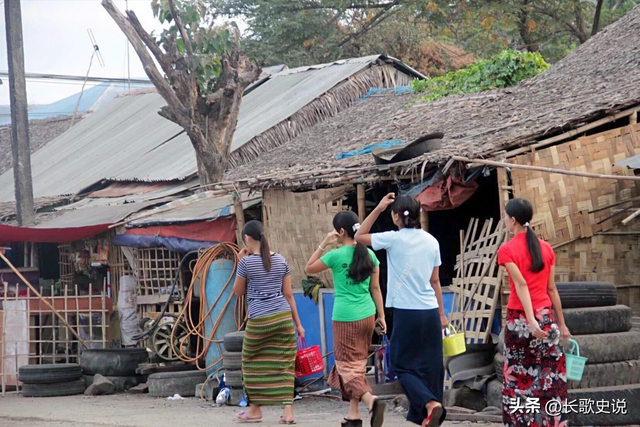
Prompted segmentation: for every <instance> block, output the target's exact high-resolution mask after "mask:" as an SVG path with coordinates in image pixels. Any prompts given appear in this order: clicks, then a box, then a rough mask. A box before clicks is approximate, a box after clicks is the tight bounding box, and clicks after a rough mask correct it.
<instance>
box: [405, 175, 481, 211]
mask: <svg viewBox="0 0 640 427" xmlns="http://www.w3.org/2000/svg"><path fill="white" fill-rule="evenodd" d="M477 188H478V183H477V182H475V181H469V182H465V181H464V178H463V177H462V176H452V175H449V176H447V177H446V178H445V179H443V180H441V181H438V182H436V183H434V184H433V185H432V186H430V187H427V188H426V189H425V190H424V191H423V192H422V193H420V194H419V195H418V197H417V200H418V202H420V205H421V206H422V209H424V210H426V211H441V210H448V209H455V208H457V207H458V206H460V205H461V204H463V203H464V202H466V201H467V200H469V198H470V197H471V196H472V195H473V193H475V191H476V190H477Z"/></svg>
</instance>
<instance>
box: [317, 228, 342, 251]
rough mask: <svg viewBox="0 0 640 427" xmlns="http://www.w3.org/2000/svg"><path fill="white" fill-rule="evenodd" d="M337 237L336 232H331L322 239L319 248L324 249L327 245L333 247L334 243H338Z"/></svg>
mask: <svg viewBox="0 0 640 427" xmlns="http://www.w3.org/2000/svg"><path fill="white" fill-rule="evenodd" d="M338 237H340V234H339V233H338V232H337V231H336V230H332V231H331V232H329V233H328V234H327V236H326V237H325V238H324V240H323V241H322V245H321V246H322V247H323V248H326V247H327V246H329V245H333V244H334V243H336V242H337V241H338Z"/></svg>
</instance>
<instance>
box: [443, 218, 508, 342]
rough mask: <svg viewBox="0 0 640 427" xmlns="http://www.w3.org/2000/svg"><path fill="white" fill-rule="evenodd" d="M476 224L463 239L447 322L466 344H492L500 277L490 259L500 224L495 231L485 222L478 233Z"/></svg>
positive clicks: (500, 234) (473, 221)
mask: <svg viewBox="0 0 640 427" xmlns="http://www.w3.org/2000/svg"><path fill="white" fill-rule="evenodd" d="M478 223H479V220H478V219H475V218H473V219H471V221H470V223H469V227H468V228H467V231H466V233H464V235H463V236H462V242H461V254H460V255H458V256H457V260H456V271H457V275H456V278H455V279H454V280H453V284H452V288H453V292H454V302H455V303H454V308H453V310H452V312H451V316H450V319H449V320H450V321H451V323H452V324H453V325H454V326H456V328H457V330H458V331H460V330H463V331H464V333H465V337H466V339H467V342H468V343H482V342H489V341H490V340H491V326H492V324H493V318H494V316H495V309H496V306H497V304H498V297H499V296H500V289H501V287H502V276H503V270H502V269H501V268H499V267H498V263H497V259H496V257H494V256H493V255H494V254H495V253H496V252H497V251H498V248H499V246H500V244H501V243H502V241H503V239H504V237H503V234H504V232H505V231H504V228H503V226H502V221H499V222H498V223H497V224H496V225H495V227H494V225H493V220H492V219H490V220H487V221H485V222H484V224H483V226H482V228H481V229H480V231H479V232H478V225H479V224H478ZM465 310H466V312H465Z"/></svg>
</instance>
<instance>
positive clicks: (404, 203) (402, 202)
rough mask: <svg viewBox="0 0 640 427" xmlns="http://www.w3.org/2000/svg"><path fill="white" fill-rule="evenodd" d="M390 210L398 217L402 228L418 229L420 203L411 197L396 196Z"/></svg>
mask: <svg viewBox="0 0 640 427" xmlns="http://www.w3.org/2000/svg"><path fill="white" fill-rule="evenodd" d="M391 210H392V211H393V212H394V213H396V214H397V215H400V221H402V226H403V227H404V228H420V203H418V201H417V200H416V199H414V198H413V197H411V196H398V197H396V199H395V201H394V202H393V204H392V205H391Z"/></svg>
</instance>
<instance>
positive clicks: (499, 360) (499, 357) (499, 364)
mask: <svg viewBox="0 0 640 427" xmlns="http://www.w3.org/2000/svg"><path fill="white" fill-rule="evenodd" d="M493 367H494V368H495V370H496V376H497V377H498V380H500V382H503V381H504V376H503V375H502V370H503V368H504V355H503V354H502V353H496V354H495V356H493ZM489 406H491V405H489Z"/></svg>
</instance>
